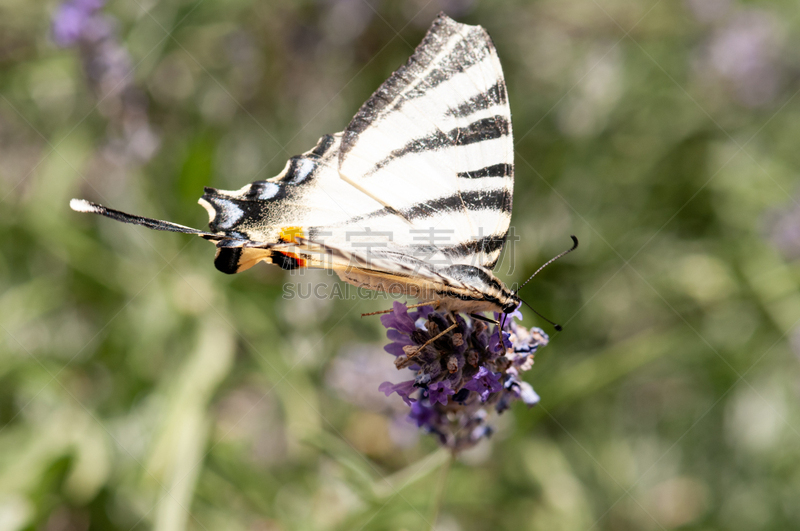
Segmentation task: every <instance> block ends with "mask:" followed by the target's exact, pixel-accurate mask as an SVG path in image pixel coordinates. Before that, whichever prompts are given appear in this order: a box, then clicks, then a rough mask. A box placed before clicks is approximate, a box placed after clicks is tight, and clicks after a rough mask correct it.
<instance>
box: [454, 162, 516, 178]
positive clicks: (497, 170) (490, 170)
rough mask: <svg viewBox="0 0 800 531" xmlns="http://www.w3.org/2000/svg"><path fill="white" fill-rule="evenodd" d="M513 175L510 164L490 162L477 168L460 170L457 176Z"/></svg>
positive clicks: (512, 168) (512, 167)
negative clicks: (488, 164) (483, 166)
mask: <svg viewBox="0 0 800 531" xmlns="http://www.w3.org/2000/svg"><path fill="white" fill-rule="evenodd" d="M509 175H514V166H513V165H512V164H492V165H491V166H486V167H485V168H481V169H479V170H472V171H462V172H459V173H458V176H459V177H461V178H463V179H481V178H483V177H508V176H509Z"/></svg>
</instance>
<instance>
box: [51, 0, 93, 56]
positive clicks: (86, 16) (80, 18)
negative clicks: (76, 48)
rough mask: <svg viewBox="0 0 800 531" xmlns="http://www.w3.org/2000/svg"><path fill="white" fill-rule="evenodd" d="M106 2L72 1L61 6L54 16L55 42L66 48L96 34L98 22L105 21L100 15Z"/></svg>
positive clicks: (91, 0)
mask: <svg viewBox="0 0 800 531" xmlns="http://www.w3.org/2000/svg"><path fill="white" fill-rule="evenodd" d="M104 3H105V0H71V1H68V2H64V3H63V4H61V5H60V6H59V7H58V9H57V10H56V13H55V16H53V26H52V30H53V40H55V41H56V44H58V45H59V46H61V47H63V48H66V47H68V46H73V45H75V44H77V43H78V41H80V40H81V39H83V38H86V37H88V36H90V35H92V34H96V30H95V28H96V26H97V25H98V22H100V23H103V22H105V20H104V19H103V18H102V15H100V14H99V13H98V11H99V10H100V8H101V7H103V4H104Z"/></svg>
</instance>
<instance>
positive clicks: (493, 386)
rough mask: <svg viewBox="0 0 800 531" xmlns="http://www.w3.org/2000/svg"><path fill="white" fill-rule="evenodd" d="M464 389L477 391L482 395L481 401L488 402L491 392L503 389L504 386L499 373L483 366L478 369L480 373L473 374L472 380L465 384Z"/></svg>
mask: <svg viewBox="0 0 800 531" xmlns="http://www.w3.org/2000/svg"><path fill="white" fill-rule="evenodd" d="M464 389H469V390H470V391H475V392H476V393H478V394H479V395H480V397H481V402H486V400H487V399H488V398H489V395H490V394H492V393H496V392H498V391H500V390H501V389H503V386H502V384H500V379H499V377H498V375H496V374H494V373H493V372H492V371H490V370H489V369H487V368H486V367H481V368H480V369H478V374H476V375H475V376H473V377H472V380H470V381H468V382H467V383H466V384H464Z"/></svg>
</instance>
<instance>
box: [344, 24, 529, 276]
mask: <svg viewBox="0 0 800 531" xmlns="http://www.w3.org/2000/svg"><path fill="white" fill-rule="evenodd" d="M339 172H340V175H341V178H342V179H344V180H345V181H346V182H348V183H350V184H352V185H353V186H354V187H356V188H357V189H359V190H361V191H362V192H364V193H365V194H367V195H369V196H370V197H372V198H373V199H375V200H376V201H378V202H379V203H380V204H382V205H383V206H384V207H385V208H386V210H387V214H386V215H389V213H394V214H397V215H399V216H401V217H402V218H403V219H404V220H405V221H407V222H408V223H409V224H411V225H413V226H415V227H417V229H418V230H428V231H434V233H435V234H434V237H435V238H436V241H433V242H428V243H429V244H431V243H433V244H434V245H435V246H436V247H438V249H439V250H440V251H441V252H442V253H444V255H445V256H446V257H447V258H448V259H449V260H450V261H451V262H453V263H469V264H471V265H481V266H484V267H488V268H490V269H491V268H493V267H494V266H495V264H496V262H497V259H498V258H499V256H500V252H501V250H502V245H503V243H504V242H505V237H506V234H507V232H508V227H509V223H510V220H511V200H512V193H513V187H514V145H513V140H512V133H511V112H510V110H509V107H508V96H507V92H506V86H505V81H504V79H503V71H502V68H501V66H500V60H499V59H498V57H497V51H496V50H495V48H494V45H493V44H492V41H491V39H490V38H489V35H488V34H487V33H486V31H485V30H484V29H483V28H481V27H480V26H466V25H464V24H458V23H456V22H455V21H453V20H452V19H450V18H448V17H447V16H445V15H443V14H442V15H439V17H438V18H437V19H436V20H435V21H434V23H433V26H432V27H431V29H430V30H429V31H428V34H427V35H426V36H425V39H424V40H423V41H422V43H421V44H420V45H419V47H418V48H417V50H416V51H415V53H414V55H413V56H412V57H411V58H410V59H409V61H408V63H407V64H406V65H405V66H403V67H402V68H400V69H399V70H397V71H396V72H395V73H394V74H392V76H391V77H390V78H389V79H388V80H387V81H386V82H385V83H384V84H383V85H382V86H381V87H380V88H379V89H378V90H377V91H376V92H375V94H373V95H372V97H371V98H370V99H369V100H368V101H367V102H366V103H365V104H364V105H363V106H362V107H361V109H360V110H359V112H358V114H356V116H355V118H353V120H352V122H350V125H348V127H347V129H345V131H344V134H343V139H342V146H341V149H340V151H339ZM445 238H449V239H445ZM419 242H420V238H418V239H417V240H416V241H415V242H412V249H417V248H419V247H420V245H422V246H423V247H424V244H420V243H419Z"/></svg>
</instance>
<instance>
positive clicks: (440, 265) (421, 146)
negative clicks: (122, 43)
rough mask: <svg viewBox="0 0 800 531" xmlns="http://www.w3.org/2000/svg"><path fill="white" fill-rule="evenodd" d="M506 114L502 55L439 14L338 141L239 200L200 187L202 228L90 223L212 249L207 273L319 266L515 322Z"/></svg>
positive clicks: (77, 205)
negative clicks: (508, 264)
mask: <svg viewBox="0 0 800 531" xmlns="http://www.w3.org/2000/svg"><path fill="white" fill-rule="evenodd" d="M513 157H514V150H513V137H512V130H511V113H510V110H509V107H508V97H507V93H506V87H505V81H504V79H503V72H502V69H501V67H500V62H499V59H498V57H497V52H496V50H495V48H494V45H493V44H492V42H491V39H490V38H489V36H488V34H487V33H486V31H485V30H484V29H483V28H481V27H480V26H467V25H464V24H459V23H456V22H455V21H453V20H452V19H450V18H448V17H447V16H445V15H439V17H437V19H436V20H435V21H434V23H433V25H432V26H431V28H430V30H429V31H428V33H427V35H426V36H425V38H424V40H423V41H422V43H421V44H420V45H419V47H418V48H417V50H416V51H415V52H414V54H413V55H412V57H411V58H410V59H409V60H408V62H407V64H406V65H404V66H402V67H401V68H400V69H398V70H397V71H396V72H395V73H394V74H392V76H391V77H390V78H389V79H388V80H387V81H386V82H384V83H383V85H381V87H380V88H379V89H378V90H377V91H376V92H375V93H374V94H373V95H372V97H370V99H369V100H368V101H367V102H366V103H364V105H362V107H361V109H360V110H359V111H358V113H357V114H356V115H355V117H354V118H353V120H352V121H351V122H350V124H349V125H348V126H347V127H346V128H345V130H344V131H342V132H341V133H336V134H332V135H324V136H323V137H322V138H320V140H319V142H318V143H317V145H316V146H315V147H314V148H313V149H311V150H310V151H308V152H306V153H303V154H302V155H298V156H295V157H291V158H290V159H289V161H288V162H287V164H286V167H285V168H284V170H283V171H282V172H281V173H280V174H279V175H277V176H276V177H273V178H271V179H268V180H264V181H256V182H253V183H251V184H248V185H246V186H244V187H242V188H241V189H239V190H234V191H226V190H217V189H214V188H206V189H205V193H204V194H203V196H202V197H201V198H200V200H199V202H200V204H201V205H202V206H203V207H204V208H205V209H206V211H207V212H208V215H209V227H210V230H209V231H200V230H197V229H192V228H189V227H185V226H182V225H177V224H174V223H171V222H166V221H160V220H153V219H150V218H143V217H139V216H132V215H130V214H125V213H123V212H119V211H116V210H112V209H109V208H106V207H103V206H100V205H96V204H94V203H89V202H88V201H83V200H73V202H72V203H71V205H72V207H73V208H74V209H75V210H79V211H83V212H93V213H98V214H102V215H105V216H107V217H111V218H114V219H117V220H119V221H124V222H127V223H134V224H140V225H145V226H147V227H149V228H153V229H157V230H169V231H176V232H184V233H189V234H196V235H198V236H201V237H203V238H205V239H207V240H210V241H212V242H214V243H215V245H216V247H217V253H216V257H215V260H214V264H215V266H216V267H217V269H219V270H220V271H222V272H225V273H238V272H241V271H244V270H246V269H249V268H250V267H252V266H254V265H255V264H257V263H258V262H262V261H263V262H267V263H271V264H274V265H277V266H279V267H282V268H284V269H302V268H322V269H329V270H333V271H334V272H336V273H337V274H338V275H339V277H340V278H341V279H342V280H344V281H345V282H349V283H351V284H354V285H356V286H361V287H364V288H367V289H372V290H377V291H385V292H389V293H393V294H404V295H408V296H412V297H415V298H417V299H419V301H420V302H431V303H437V304H439V306H440V307H442V308H445V309H450V310H453V311H462V312H483V311H495V312H505V313H509V312H511V311H513V309H514V308H516V307H517V306H518V305H519V302H520V301H519V298H518V297H517V296H516V294H515V293H514V292H512V291H511V290H509V289H508V288H507V287H506V286H505V285H504V284H503V283H502V282H501V281H500V280H499V279H497V277H495V276H494V274H493V273H492V270H493V268H494V267H495V265H496V263H497V261H498V259H499V257H500V253H501V251H502V247H503V244H504V242H505V239H506V235H507V232H508V228H509V224H510V219H511V205H512V194H513V185H514V163H513Z"/></svg>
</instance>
